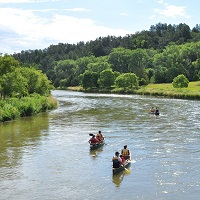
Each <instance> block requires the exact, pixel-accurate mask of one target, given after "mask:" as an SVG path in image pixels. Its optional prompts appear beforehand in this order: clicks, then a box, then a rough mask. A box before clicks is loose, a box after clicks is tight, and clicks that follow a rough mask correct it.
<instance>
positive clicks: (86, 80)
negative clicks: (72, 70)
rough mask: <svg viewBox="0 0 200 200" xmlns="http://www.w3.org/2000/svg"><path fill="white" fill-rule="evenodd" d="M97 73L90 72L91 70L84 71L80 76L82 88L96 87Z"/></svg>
mask: <svg viewBox="0 0 200 200" xmlns="http://www.w3.org/2000/svg"><path fill="white" fill-rule="evenodd" d="M97 82H98V73H97V72H91V71H87V70H86V71H85V73H83V76H82V86H83V88H84V89H88V88H93V87H95V88H96V87H98V83H97Z"/></svg>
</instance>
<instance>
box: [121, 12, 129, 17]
mask: <svg viewBox="0 0 200 200" xmlns="http://www.w3.org/2000/svg"><path fill="white" fill-rule="evenodd" d="M120 15H121V16H128V13H126V12H122V13H120Z"/></svg>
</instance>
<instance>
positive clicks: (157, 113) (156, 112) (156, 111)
mask: <svg viewBox="0 0 200 200" xmlns="http://www.w3.org/2000/svg"><path fill="white" fill-rule="evenodd" d="M159 114H160V113H159V110H158V108H157V107H156V110H155V115H159Z"/></svg>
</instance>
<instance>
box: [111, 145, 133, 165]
mask: <svg viewBox="0 0 200 200" xmlns="http://www.w3.org/2000/svg"><path fill="white" fill-rule="evenodd" d="M130 156H131V153H130V151H129V149H127V145H124V148H123V149H122V150H121V154H120V153H119V152H118V151H117V152H115V156H114V157H113V159H112V162H113V168H119V167H120V166H124V164H125V162H126V161H127V160H130V158H131V157H130Z"/></svg>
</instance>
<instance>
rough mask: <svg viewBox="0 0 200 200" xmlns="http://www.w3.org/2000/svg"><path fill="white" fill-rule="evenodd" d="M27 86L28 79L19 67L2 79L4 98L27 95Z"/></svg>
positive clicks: (0, 86)
mask: <svg viewBox="0 0 200 200" xmlns="http://www.w3.org/2000/svg"><path fill="white" fill-rule="evenodd" d="M27 86H28V83H27V79H26V78H25V77H23V75H22V74H21V72H20V69H19V68H16V69H15V71H13V72H10V73H6V74H4V75H3V76H2V77H1V79H0V88H1V91H0V92H1V96H2V97H3V98H6V97H22V96H27V95H28V90H27Z"/></svg>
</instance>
